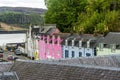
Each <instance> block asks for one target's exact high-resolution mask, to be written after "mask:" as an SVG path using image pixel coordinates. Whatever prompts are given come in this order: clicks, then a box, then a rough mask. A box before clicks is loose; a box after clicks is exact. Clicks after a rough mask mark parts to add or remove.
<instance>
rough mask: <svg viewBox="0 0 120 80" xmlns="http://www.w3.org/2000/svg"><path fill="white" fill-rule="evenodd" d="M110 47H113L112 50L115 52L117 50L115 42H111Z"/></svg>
mask: <svg viewBox="0 0 120 80" xmlns="http://www.w3.org/2000/svg"><path fill="white" fill-rule="evenodd" d="M110 47H111V52H115V50H116V45H115V44H111V45H110Z"/></svg>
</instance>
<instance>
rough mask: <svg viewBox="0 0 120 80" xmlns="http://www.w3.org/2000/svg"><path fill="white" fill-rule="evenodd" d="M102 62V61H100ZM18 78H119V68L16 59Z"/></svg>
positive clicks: (29, 79)
mask: <svg viewBox="0 0 120 80" xmlns="http://www.w3.org/2000/svg"><path fill="white" fill-rule="evenodd" d="M101 63H102V62H101ZM11 71H16V73H17V74H18V76H19V79H20V80H119V78H120V68H116V67H102V66H92V65H81V64H76V65H75V64H66V63H59V62H50V61H16V62H15V64H14V66H13V67H12V68H11Z"/></svg>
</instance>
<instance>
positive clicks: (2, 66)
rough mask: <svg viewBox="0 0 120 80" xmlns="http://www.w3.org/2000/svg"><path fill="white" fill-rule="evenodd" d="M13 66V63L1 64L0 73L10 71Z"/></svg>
mask: <svg viewBox="0 0 120 80" xmlns="http://www.w3.org/2000/svg"><path fill="white" fill-rule="evenodd" d="M12 65H13V63H12V62H0V72H6V71H9V70H10V68H11V67H12Z"/></svg>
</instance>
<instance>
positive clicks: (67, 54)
mask: <svg viewBox="0 0 120 80" xmlns="http://www.w3.org/2000/svg"><path fill="white" fill-rule="evenodd" d="M68 57H69V52H68V50H65V58H68Z"/></svg>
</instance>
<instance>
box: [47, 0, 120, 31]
mask: <svg viewBox="0 0 120 80" xmlns="http://www.w3.org/2000/svg"><path fill="white" fill-rule="evenodd" d="M45 1H46V5H47V7H48V11H47V12H46V14H45V22H46V23H53V24H57V26H58V28H59V29H60V30H61V31H63V32H78V33H79V32H84V33H96V32H97V33H105V32H107V31H120V26H119V25H120V0H45Z"/></svg>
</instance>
